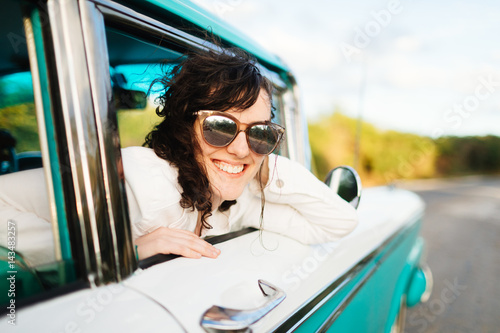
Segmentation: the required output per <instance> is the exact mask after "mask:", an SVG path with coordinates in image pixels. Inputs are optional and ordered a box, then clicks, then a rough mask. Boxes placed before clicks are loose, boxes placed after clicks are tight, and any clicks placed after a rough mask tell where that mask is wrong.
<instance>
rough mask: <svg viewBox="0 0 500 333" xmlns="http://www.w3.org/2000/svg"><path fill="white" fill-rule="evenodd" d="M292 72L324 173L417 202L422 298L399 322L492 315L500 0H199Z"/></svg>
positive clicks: (453, 325) (494, 322) (499, 163)
mask: <svg viewBox="0 0 500 333" xmlns="http://www.w3.org/2000/svg"><path fill="white" fill-rule="evenodd" d="M195 3H197V4H199V5H200V6H202V7H204V8H206V9H208V10H209V11H211V12H213V13H214V14H215V15H217V16H218V17H220V18H222V19H224V20H226V21H227V22H229V23H230V24H232V25H233V26H235V27H236V28H237V29H239V30H240V31H242V32H243V33H245V34H247V35H248V36H250V37H252V38H253V39H254V40H256V41H257V42H258V43H260V44H261V45H263V46H264V47H265V48H267V49H268V50H271V51H273V52H274V53H276V54H278V55H279V56H280V57H282V59H283V60H284V61H285V62H286V63H287V64H288V65H289V66H290V68H291V69H292V71H293V72H294V74H295V76H296V78H297V81H298V84H299V87H300V90H301V97H302V107H303V108H304V109H305V112H306V114H307V118H308V122H309V135H310V141H311V148H312V152H313V158H314V163H315V166H316V170H317V174H318V177H319V178H323V177H324V175H325V174H326V173H327V172H328V170H330V169H331V168H332V167H334V166H337V165H339V164H348V165H352V166H354V167H355V168H356V169H357V170H358V172H359V173H360V176H361V179H362V182H363V186H365V187H368V186H375V185H383V184H395V185H396V186H400V187H404V188H408V189H410V190H412V191H415V192H417V193H418V194H419V195H420V196H421V197H422V199H423V200H424V201H425V203H426V207H427V208H426V215H425V217H424V224H423V228H422V235H423V237H424V238H425V240H426V242H427V249H428V255H427V262H428V263H429V265H430V267H431V269H432V271H433V273H434V282H435V283H434V289H433V294H432V296H431V299H430V300H429V301H428V302H427V303H425V304H422V305H419V306H417V307H415V308H412V309H409V310H408V312H407V316H406V332H492V333H493V332H498V330H499V329H498V327H500V319H499V318H498V314H499V312H500V287H499V285H498V282H497V280H498V279H497V277H498V276H499V275H500V205H499V202H500V201H499V200H500V137H499V136H500V65H499V63H500V39H499V38H498V32H499V31H500V19H499V18H500V3H498V2H496V1H490V0H482V1H478V2H472V1H449V0H443V1H439V2H433V1H411V0H408V1H404V0H401V1H399V0H388V1H373V0H370V1H368V0H356V1H320V0H309V1H285V0H273V1H266V0H195Z"/></svg>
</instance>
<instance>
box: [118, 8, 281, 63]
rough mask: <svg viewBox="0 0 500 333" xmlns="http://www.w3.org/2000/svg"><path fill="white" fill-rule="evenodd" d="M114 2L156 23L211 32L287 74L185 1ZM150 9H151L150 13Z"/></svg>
mask: <svg viewBox="0 0 500 333" xmlns="http://www.w3.org/2000/svg"><path fill="white" fill-rule="evenodd" d="M117 2H119V3H121V4H123V5H126V6H130V7H131V8H133V9H135V10H138V11H142V10H141V9H145V8H147V9H149V10H147V11H148V12H151V13H153V12H154V13H156V14H157V15H156V18H157V19H158V18H161V17H162V16H163V17H169V18H170V17H171V15H172V14H173V15H175V16H177V17H178V18H180V19H182V20H185V21H188V22H190V23H191V24H194V25H195V26H197V27H199V28H201V29H203V30H208V31H211V32H213V33H214V34H215V35H216V36H218V37H220V38H221V39H223V40H224V41H226V42H228V43H229V44H232V45H234V46H238V47H240V48H242V49H244V50H246V51H248V52H250V53H251V54H253V55H254V56H255V57H256V58H257V59H258V60H259V61H260V62H262V63H263V64H264V65H268V66H269V65H270V67H275V69H277V70H281V71H286V72H288V71H289V68H288V66H286V64H285V63H284V62H283V61H282V60H281V59H280V58H279V57H278V56H277V55H276V54H274V53H272V52H269V51H268V50H266V49H265V48H263V47H262V46H261V45H259V44H258V43H257V42H255V41H254V40H253V39H251V38H249V37H248V36H246V35H245V34H244V33H242V32H240V31H238V30H237V29H235V28H234V27H233V26H231V25H230V24H228V23H227V22H225V21H224V20H222V19H221V18H218V17H217V16H215V15H214V14H212V13H210V12H209V11H207V10H206V9H204V8H202V7H200V6H198V5H197V4H195V3H193V2H191V1H189V0H118V1H117ZM151 6H152V7H155V8H154V9H153V8H151ZM148 7H149V8H148ZM165 23H167V22H165Z"/></svg>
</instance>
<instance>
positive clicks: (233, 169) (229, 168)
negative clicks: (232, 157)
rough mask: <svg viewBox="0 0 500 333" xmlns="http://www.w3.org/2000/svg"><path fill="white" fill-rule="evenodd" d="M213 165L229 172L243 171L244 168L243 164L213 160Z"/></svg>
mask: <svg viewBox="0 0 500 333" xmlns="http://www.w3.org/2000/svg"><path fill="white" fill-rule="evenodd" d="M214 164H215V166H216V167H217V168H218V169H219V170H222V171H224V172H227V173H230V174H237V173H240V172H242V171H243V169H244V168H245V165H243V164H240V165H232V164H228V163H224V162H222V161H214Z"/></svg>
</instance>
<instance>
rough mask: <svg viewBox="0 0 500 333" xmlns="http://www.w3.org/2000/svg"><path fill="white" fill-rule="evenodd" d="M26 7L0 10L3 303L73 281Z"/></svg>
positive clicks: (15, 4)
mask: <svg viewBox="0 0 500 333" xmlns="http://www.w3.org/2000/svg"><path fill="white" fill-rule="evenodd" d="M21 5H22V3H21V2H19V1H10V0H9V1H6V2H2V7H4V8H2V11H1V12H0V21H1V22H2V23H3V25H2V26H1V29H2V30H1V36H2V44H1V46H2V51H1V52H0V290H1V291H2V292H1V293H0V304H12V302H14V303H15V302H16V301H20V300H22V299H25V298H27V297H30V296H34V295H37V294H40V293H43V292H45V291H48V290H51V289H53V288H55V287H58V286H60V285H62V284H65V283H68V282H69V281H72V280H73V271H72V265H71V260H67V261H63V260H61V256H60V255H56V252H55V249H56V248H58V247H59V243H58V242H57V240H58V239H59V237H54V234H53V230H52V229H53V224H52V223H51V221H52V218H51V215H52V214H51V204H50V202H49V201H50V199H49V198H50V196H49V193H48V191H47V182H46V178H45V177H46V176H45V170H44V168H45V167H47V166H46V165H44V162H42V149H41V143H40V142H41V140H40V135H39V127H40V123H39V119H37V110H36V107H35V101H34V100H35V98H34V92H33V80H34V79H33V75H32V73H31V71H30V65H29V56H28V50H27V40H26V36H25V30H24V27H23V18H22V12H21V8H20V7H21ZM42 123H43V122H42ZM56 243H57V244H56ZM66 259H68V258H66Z"/></svg>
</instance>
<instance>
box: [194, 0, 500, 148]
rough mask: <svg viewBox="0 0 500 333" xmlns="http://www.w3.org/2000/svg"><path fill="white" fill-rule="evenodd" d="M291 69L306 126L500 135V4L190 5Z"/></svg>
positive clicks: (206, 1)
mask: <svg viewBox="0 0 500 333" xmlns="http://www.w3.org/2000/svg"><path fill="white" fill-rule="evenodd" d="M194 2H195V3H197V4H198V5H200V6H202V7H204V8H206V9H208V10H209V11H211V12H213V13H214V14H215V15H217V16H219V17H220V18H221V19H224V20H226V21H227V22H229V23H230V24H232V25H233V26H234V27H235V28H236V29H238V30H240V31H241V32H243V33H244V34H246V35H247V36H249V37H250V38H252V39H254V40H255V41H256V42H257V43H259V44H261V45H262V46H264V47H265V48H267V49H268V50H270V51H272V52H274V53H276V54H277V55H278V56H279V57H280V58H282V59H283V60H284V61H285V63H286V64H287V65H288V66H289V67H290V68H291V69H292V72H293V73H294V75H295V77H296V79H297V81H298V84H299V87H300V91H301V104H302V107H303V108H304V110H305V112H306V116H307V118H308V119H309V120H312V121H314V120H317V119H320V117H321V116H323V115H328V114H331V113H332V112H333V110H340V111H341V112H343V113H344V114H347V115H348V116H351V117H359V116H360V117H361V118H362V119H363V120H365V121H368V122H370V123H372V124H374V125H375V126H377V127H378V128H380V129H382V130H390V129H392V130H398V131H402V132H410V133H416V134H420V135H425V136H430V137H432V138H437V137H440V136H443V135H460V136H466V135H487V134H493V135H500V2H498V1H494V0H482V1H477V2H473V1H448V0H441V1H439V2H435V1H430V0H389V1H378V0H371V1H369V0H353V1H322V0H308V1H296V0H288V1H286V0H271V1H270V0H194Z"/></svg>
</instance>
